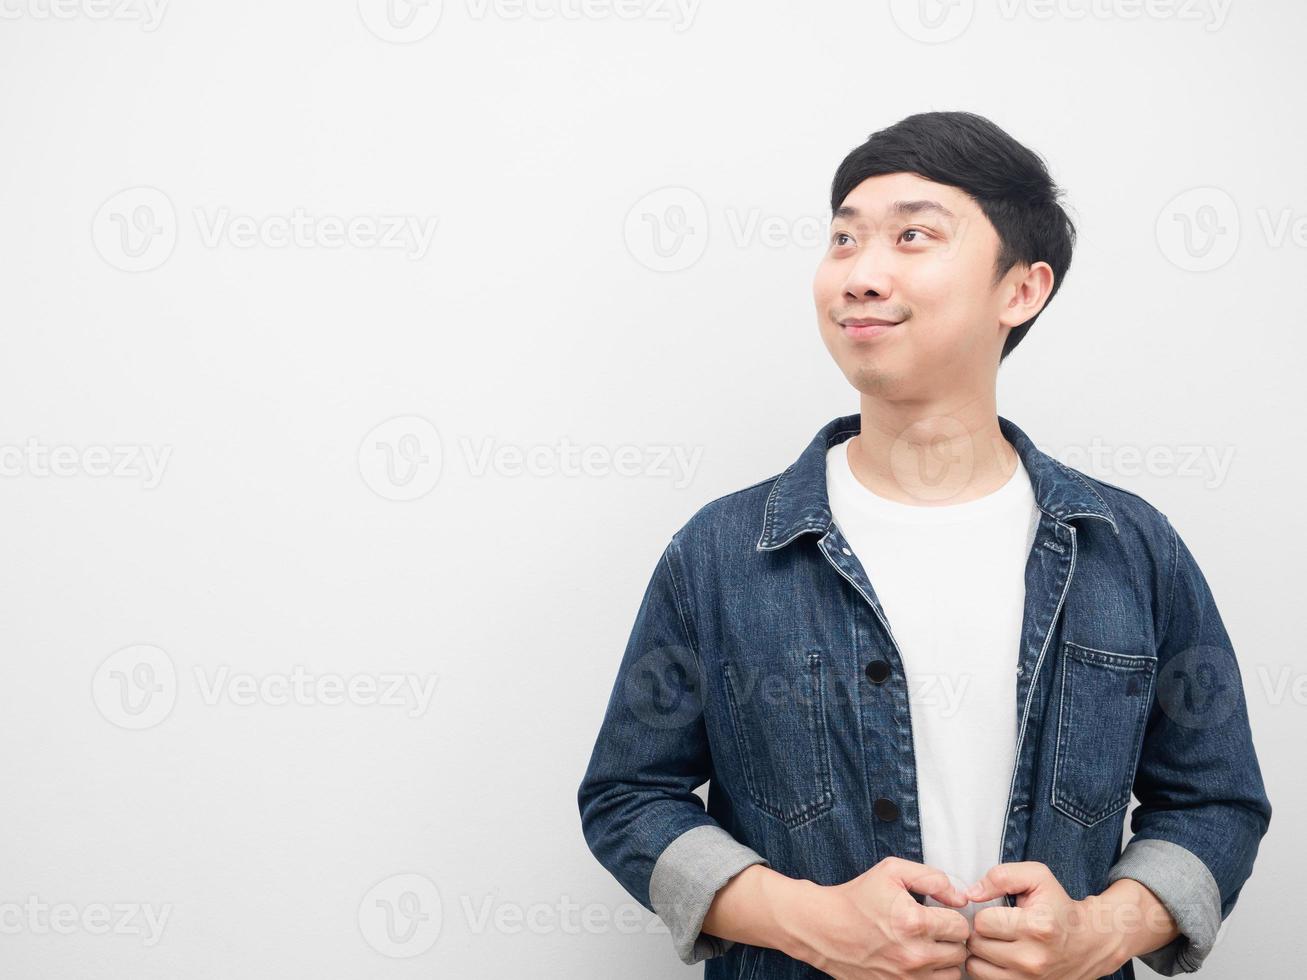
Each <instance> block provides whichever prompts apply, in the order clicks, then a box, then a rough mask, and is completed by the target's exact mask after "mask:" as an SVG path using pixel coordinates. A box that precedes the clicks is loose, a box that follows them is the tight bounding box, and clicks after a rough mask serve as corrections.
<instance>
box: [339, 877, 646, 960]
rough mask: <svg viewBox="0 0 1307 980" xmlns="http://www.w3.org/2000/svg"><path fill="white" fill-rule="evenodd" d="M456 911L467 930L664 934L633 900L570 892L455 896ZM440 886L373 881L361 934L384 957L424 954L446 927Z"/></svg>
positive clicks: (409, 880) (361, 915) (415, 880)
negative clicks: (525, 897)
mask: <svg viewBox="0 0 1307 980" xmlns="http://www.w3.org/2000/svg"><path fill="white" fill-rule="evenodd" d="M458 909H459V911H460V912H461V913H462V919H463V923H462V924H463V926H464V928H465V929H466V930H467V932H468V934H470V935H473V936H485V935H510V936H511V935H520V934H522V933H531V934H532V935H537V936H547V935H555V934H562V935H565V936H594V935H602V934H604V933H614V932H615V933H619V934H623V935H635V934H637V933H645V934H651V935H665V934H666V933H667V932H668V929H667V926H666V924H665V923H664V922H663V920H662V919H661V918H659V917H658V916H656V915H653V914H651V913H650V912H649V910H648V909H646V908H644V907H643V906H641V905H639V904H638V903H636V902H623V903H620V904H618V905H609V904H607V903H605V902H585V903H582V902H578V901H575V900H573V898H572V897H571V896H570V895H559V896H558V897H557V898H555V899H551V900H549V901H539V902H517V901H508V900H504V899H501V898H500V897H499V896H498V895H497V894H493V893H490V894H484V895H480V896H477V897H475V898H474V897H473V896H471V895H461V896H459V904H458ZM445 918H446V916H445V912H444V905H443V902H442V900H441V897H440V890H439V889H438V888H437V887H436V885H435V883H434V882H433V881H432V880H431V879H430V878H428V877H427V876H426V875H422V874H416V873H412V872H408V873H403V874H395V875H391V876H390V877H388V878H385V879H383V880H381V881H379V882H377V883H376V884H375V885H373V886H372V887H371V888H370V889H368V892H367V894H366V895H364V896H363V900H362V901H361V902H359V908H358V924H359V932H360V933H361V934H362V936H363V939H364V941H365V942H366V943H367V944H368V945H369V946H371V947H372V948H373V949H375V950H376V951H377V952H378V953H380V954H382V955H383V956H389V957H392V958H394V959H407V958H410V957H414V956H420V955H421V954H422V953H425V952H426V951H427V950H429V949H430V948H431V947H432V946H434V945H435V943H436V941H437V940H438V939H439V938H440V935H441V933H442V931H443V930H444V925H445Z"/></svg>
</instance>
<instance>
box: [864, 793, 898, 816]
mask: <svg viewBox="0 0 1307 980" xmlns="http://www.w3.org/2000/svg"><path fill="white" fill-rule="evenodd" d="M871 809H872V812H873V813H875V814H876V816H878V817H880V819H882V820H897V819H898V818H899V808H898V806H896V805H895V803H894V801H893V800H887V799H885V797H883V796H882V797H881V798H880V799H878V800H877V801H876V802H875V803H873V804H872V805H871Z"/></svg>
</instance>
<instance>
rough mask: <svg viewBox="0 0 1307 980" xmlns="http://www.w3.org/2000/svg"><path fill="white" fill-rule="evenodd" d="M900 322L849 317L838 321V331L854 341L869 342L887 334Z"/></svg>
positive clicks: (876, 318)
mask: <svg viewBox="0 0 1307 980" xmlns="http://www.w3.org/2000/svg"><path fill="white" fill-rule="evenodd" d="M899 322H901V321H895V320H882V319H880V318H879V317H850V318H849V319H847V320H841V321H840V329H841V330H843V331H844V333H845V334H846V335H848V336H849V337H852V338H853V339H855V340H870V339H871V338H873V337H879V336H880V335H881V334H884V333H888V332H889V331H891V330H893V329H894V328H895V327H897V326H898V325H899Z"/></svg>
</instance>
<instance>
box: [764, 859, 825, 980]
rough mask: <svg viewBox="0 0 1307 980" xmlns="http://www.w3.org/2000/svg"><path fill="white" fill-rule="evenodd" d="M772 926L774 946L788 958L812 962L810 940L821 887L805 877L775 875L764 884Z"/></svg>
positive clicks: (812, 951) (821, 891)
mask: <svg viewBox="0 0 1307 980" xmlns="http://www.w3.org/2000/svg"><path fill="white" fill-rule="evenodd" d="M762 887H763V893H764V895H765V897H766V907H767V910H768V916H769V919H770V924H771V934H772V936H773V937H774V938H775V943H774V944H773V945H774V946H775V948H776V949H779V950H780V951H781V952H782V953H784V954H785V955H786V956H789V957H791V958H793V959H796V960H802V961H803V962H805V963H810V962H811V957H812V956H813V954H814V952H815V950H814V948H813V945H812V943H811V941H810V936H811V934H812V933H811V925H812V923H813V922H814V921H815V917H814V916H815V913H816V910H817V906H818V899H819V898H820V896H821V894H822V893H823V892H824V891H825V889H824V888H822V886H821V885H818V884H817V883H816V882H814V881H808V880H806V879H804V878H787V877H785V876H784V875H779V874H778V875H776V876H774V877H771V878H768V879H767V880H766V881H765V882H763V883H762Z"/></svg>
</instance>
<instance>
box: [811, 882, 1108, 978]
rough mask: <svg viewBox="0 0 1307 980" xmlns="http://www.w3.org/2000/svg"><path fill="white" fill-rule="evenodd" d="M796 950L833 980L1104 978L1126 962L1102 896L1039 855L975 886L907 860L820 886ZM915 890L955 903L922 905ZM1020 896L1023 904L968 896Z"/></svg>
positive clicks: (942, 900)
mask: <svg viewBox="0 0 1307 980" xmlns="http://www.w3.org/2000/svg"><path fill="white" fill-rule="evenodd" d="M821 892H822V893H823V894H822V895H821V896H820V900H819V901H815V902H814V903H813V904H812V905H811V906H810V909H811V910H810V912H809V914H808V916H805V918H806V919H807V921H806V923H805V926H807V928H803V929H802V930H801V933H802V934H803V938H802V941H801V942H799V944H798V945H797V947H796V953H797V954H798V955H799V956H800V957H801V958H802V959H804V960H805V961H806V962H808V963H811V964H813V965H814V966H817V967H818V968H819V969H821V970H823V971H825V972H826V973H829V974H830V975H831V976H833V977H835V978H836V980H903V978H912V980H917V978H921V980H926V978H929V980H950V978H952V980H957V978H959V977H961V976H962V969H963V968H964V967H965V970H966V975H967V976H968V977H969V978H971V980H1030V978H1034V977H1039V978H1044V980H1097V978H1099V977H1103V976H1107V975H1109V974H1111V973H1112V972H1114V971H1115V970H1117V969H1118V968H1119V967H1120V966H1121V965H1122V964H1124V963H1125V962H1127V961H1128V960H1129V958H1130V957H1129V955H1128V954H1127V953H1126V952H1125V944H1124V941H1123V939H1122V935H1121V933H1120V931H1119V930H1118V929H1117V928H1116V923H1114V922H1112V921H1111V919H1112V915H1111V912H1112V909H1111V908H1110V907H1109V906H1107V905H1106V904H1105V903H1103V902H1100V901H1099V900H1098V899H1099V896H1093V895H1091V896H1089V897H1088V898H1086V899H1084V900H1081V901H1077V900H1075V899H1073V898H1071V897H1070V896H1069V895H1068V894H1067V893H1066V891H1065V889H1063V888H1062V886H1061V885H1060V884H1059V883H1058V881H1057V879H1056V878H1055V877H1054V876H1053V873H1052V872H1051V871H1050V870H1049V869H1048V867H1047V866H1046V865H1044V864H1041V863H1039V862H1037V861H1021V862H1014V863H1006V864H999V865H996V866H995V867H993V868H991V869H990V870H989V871H988V872H987V873H986V874H985V875H984V876H983V877H982V878H981V879H980V881H978V882H976V883H975V884H974V885H972V886H971V887H970V888H968V889H966V890H960V889H959V888H957V887H956V886H955V885H953V884H952V883H951V882H950V881H949V878H948V875H947V874H945V873H944V872H943V871H940V870H938V869H936V868H931V867H928V866H926V865H923V864H918V863H916V862H913V861H907V860H904V859H901V858H886V859H885V860H883V861H881V862H880V863H879V864H877V865H875V866H874V867H872V868H870V869H868V870H867V871H865V872H863V874H861V875H859V876H858V877H857V878H854V879H852V880H851V881H848V882H845V883H844V884H841V885H834V886H826V887H823V888H821ZM910 892H915V893H917V894H920V895H926V896H930V897H932V898H934V899H936V900H937V901H939V902H940V903H942V904H943V905H946V906H952V907H951V908H941V907H934V906H925V905H922V904H921V903H920V902H918V901H917V900H916V899H915V898H914V897H913V896H912V895H911V894H909V893H910ZM1004 895H1016V896H1017V905H1016V906H1015V907H1010V906H1007V905H996V906H987V907H985V908H982V909H978V910H977V911H976V913H975V915H974V917H973V919H972V922H971V923H968V922H967V919H966V917H965V916H963V915H962V913H961V912H959V911H957V910H958V909H959V908H964V907H965V906H966V905H967V903H968V902H985V901H989V900H991V899H995V898H1000V897H1002V896H1004Z"/></svg>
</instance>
